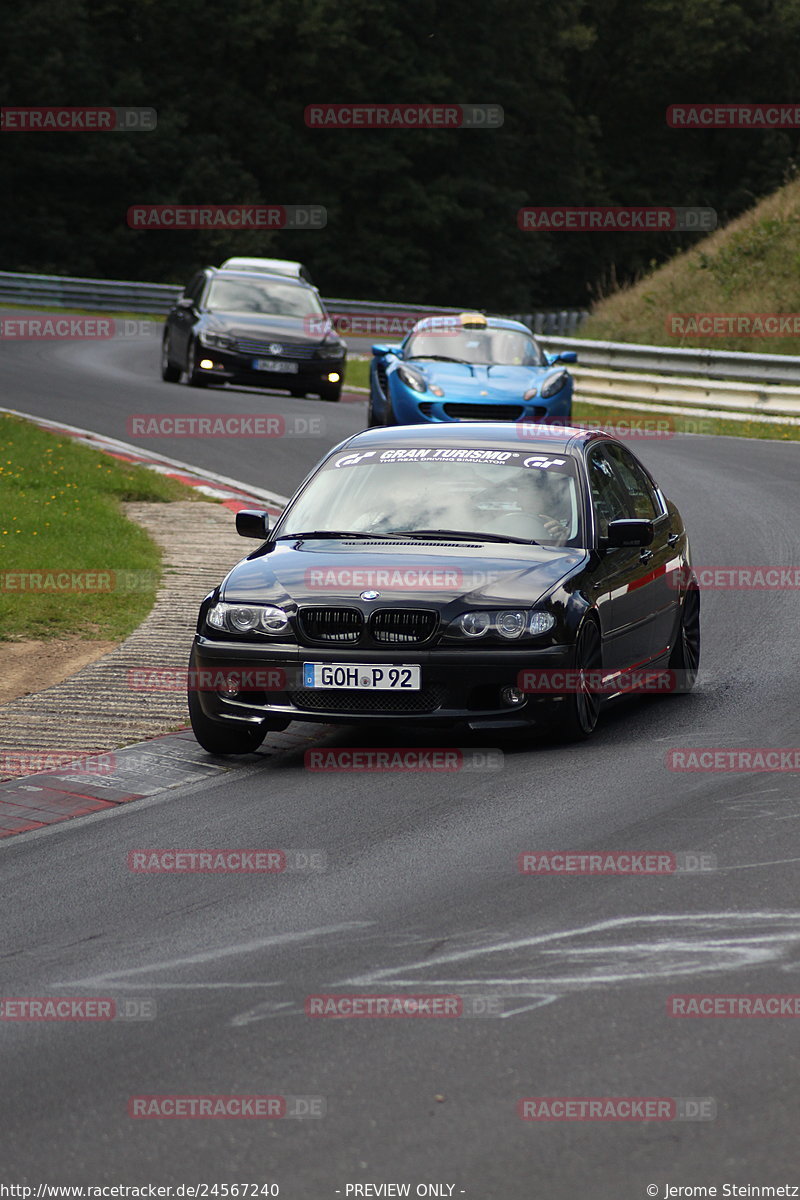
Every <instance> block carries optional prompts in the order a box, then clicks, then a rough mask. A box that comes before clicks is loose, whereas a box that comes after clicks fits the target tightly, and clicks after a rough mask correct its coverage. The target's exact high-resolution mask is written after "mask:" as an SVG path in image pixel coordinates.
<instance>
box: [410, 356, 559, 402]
mask: <svg viewBox="0 0 800 1200" xmlns="http://www.w3.org/2000/svg"><path fill="white" fill-rule="evenodd" d="M408 366H409V367H411V368H412V369H415V370H417V371H419V372H420V374H422V375H424V377H425V379H426V380H427V381H428V385H429V386H430V384H436V385H437V386H438V387H440V388H441V389H442V391H443V392H444V399H445V400H448V399H449V398H451V397H455V396H458V397H460V398H462V399H466V400H485V399H486V397H487V396H492V397H496V398H498V399H514V400H519V399H520V397H521V396H524V394H525V392H527V391H530V390H531V389H532V388H539V387H541V385H542V382H543V380H544V379H545V377H547V376H549V375H551V374H552V375H556V374H558V373H559V371H563V369H564V368H563V367H514V366H496V367H494V366H493V367H486V366H472V367H469V366H466V365H465V364H462V363H425V364H423V363H418V362H411V363H409V364H408Z"/></svg>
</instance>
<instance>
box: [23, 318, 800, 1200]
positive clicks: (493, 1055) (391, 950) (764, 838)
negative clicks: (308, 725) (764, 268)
mask: <svg viewBox="0 0 800 1200" xmlns="http://www.w3.org/2000/svg"><path fill="white" fill-rule="evenodd" d="M157 359H158V342H157V339H156V338H151V339H142V338H140V339H124V340H115V341H108V342H97V343H90V342H84V343H68V344H67V343H65V344H61V343H55V342H50V343H46V342H39V343H35V342H28V343H23V342H20V343H14V344H12V343H4V344H3V345H2V347H0V378H2V400H1V401H0V403H2V404H3V405H4V406H5V407H9V408H14V409H19V410H21V411H24V412H28V413H32V414H38V415H41V416H46V417H49V418H54V419H61V420H64V421H67V422H69V423H72V424H75V425H80V426H83V427H86V428H89V429H93V430H96V431H98V432H102V433H105V434H110V435H112V436H115V437H119V438H122V439H124V440H128V441H132V442H135V441H136V439H135V438H133V437H130V436H129V434H128V433H127V432H126V422H127V421H128V419H129V418H130V417H131V416H132V415H133V414H141V413H164V412H177V411H180V412H182V413H231V412H242V413H245V412H246V413H264V412H268V413H275V414H281V415H283V416H284V417H286V418H287V419H293V418H294V417H295V416H297V415H302V416H304V417H308V418H318V419H321V421H322V422H324V424H323V425H322V426H321V427H320V431H319V433H318V435H317V436H315V437H307V436H304V437H303V436H296V437H283V438H276V439H263V440H254V439H201V438H195V439H190V438H182V439H167V438H162V439H159V440H154V441H148V442H147V445H148V446H150V447H152V448H154V449H156V450H158V451H160V452H162V453H165V454H168V455H170V456H172V457H174V458H179V459H182V460H184V461H186V462H190V463H193V464H197V465H199V466H205V467H208V468H210V469H212V470H214V471H217V472H219V473H221V474H224V475H228V476H231V477H232V478H234V479H239V480H242V481H245V482H247V483H250V484H258V485H260V486H262V487H265V488H268V489H270V490H273V491H276V492H278V493H283V494H286V493H288V492H289V491H291V489H292V488H293V487H294V486H295V485H296V484H297V482H298V481H299V480H300V478H301V477H302V476H303V474H304V473H305V471H306V470H307V469H308V468H309V467H310V466H312V465H313V463H314V462H315V461H316V460H317V458H318V457H319V456H320V455H321V453H322V452H323V450H324V449H326V448H327V446H329V445H330V444H332V443H333V442H335V441H337V440H339V439H341V438H343V437H345V436H347V435H348V434H350V433H352V432H355V431H356V430H358V429H359V428H360V427H361V426H362V424H363V420H364V405H363V403H361V402H359V403H341V404H338V405H334V404H324V403H322V402H318V401H315V400H292V399H290V398H289V397H288V396H279V395H268V394H258V393H256V392H250V391H247V390H245V389H236V390H235V391H233V390H208V391H204V390H199V389H189V388H186V387H184V386H176V385H169V384H164V383H162V382H161V381H160V380H159V379H158V375H157ZM634 449H636V450H637V452H638V453H640V455H641V456H642V458H643V459H644V460H645V461H646V462H647V463H648V465H649V466H650V467H651V468H652V469H653V471H654V473H655V475H656V477H657V478H658V479H659V481H660V483H661V484H662V486H663V487H664V489H665V491H666V492H667V494H668V495H670V496H671V497H673V498H674V499H675V500H676V501H677V502H678V504H679V506H680V507H681V510H682V512H683V515H684V517H685V518H686V520H687V523H688V526H689V529H690V531H691V535H692V543H693V552H694V559H695V564H696V566H699V567H708V566H732V565H767V564H777V565H780V566H787V565H790V564H797V563H798V562H799V561H800V555H798V534H797V485H798V477H799V476H800V470H799V469H798V453H799V451H798V446H797V444H796V443H795V444H781V443H780V442H777V441H776V442H751V441H745V440H739V439H734V438H718V439H713V438H704V437H694V438H690V437H676V438H674V439H669V440H665V441H660V442H657V443H655V442H647V443H645V442H640V443H638V444H637V445H636V446H634ZM245 550H246V546H245V544H244V543H243V553H244V552H245ZM193 620H194V613H187V621H193ZM703 621H704V646H703V670H702V675H701V681H700V685H699V687H698V689H697V691H696V692H695V693H694V694H693V695H691V696H690V697H686V698H677V697H664V698H660V699H647V700H643V701H636V702H633V701H631V702H625V703H623V704H621V705H618V706H617V707H616V708H615V709H613V710H609V711H608V712H607V713H606V714H605V716H604V718H603V719H602V722H601V725H600V727H599V728H598V731H597V733H596V735H595V736H594V738H593V739H592V740H591V742H590V743H588V744H585V745H581V746H578V747H572V748H564V747H559V746H550V745H547V744H546V743H542V744H538V745H531V746H527V747H524V746H519V745H516V744H514V743H513V742H510V741H507V742H502V741H497V740H495V741H494V742H492V743H490V742H487V740H486V737H485V735H484V736H482V737H480V738H479V741H478V744H479V745H481V746H483V747H487V746H488V745H490V744H492V745H495V746H496V747H499V748H500V749H501V750H502V751H503V752H504V755H505V757H504V765H503V768H502V769H501V770H495V771H473V772H469V773H464V772H453V773H448V774H444V775H443V774H441V773H435V774H431V773H425V772H417V773H406V774H400V775H398V774H386V773H384V774H381V773H362V774H353V773H344V774H333V773H324V772H322V773H320V772H312V771H308V770H306V769H304V765H303V760H302V756H300V755H297V756H296V757H294V758H292V757H290V758H288V759H286V758H284V759H282V760H280V761H279V762H277V763H275V764H272V765H268V764H267V763H266V762H259V761H258V759H257V758H256V757H253V758H252V765H250V766H247V767H245V768H243V769H242V770H240V771H238V772H236V773H235V775H234V777H233V779H227V780H226V781H225V782H224V783H221V784H220V783H211V784H207V785H205V786H203V787H197V786H196V787H191V788H184V789H181V790H177V791H170V792H169V793H164V794H161V795H159V796H156V797H153V798H151V799H149V800H144V801H142V802H139V803H136V804H133V805H131V806H129V807H128V808H122V809H119V810H115V811H113V812H111V813H109V814H108V815H105V814H103V815H101V816H98V817H91V818H89V819H87V820H78V821H75V822H71V823H70V824H69V825H68V826H59V827H56V828H54V829H52V830H47V831H44V832H41V833H34V834H30V835H23V836H21V837H18V838H14V839H10V840H9V843H8V844H6V845H4V846H3V847H2V848H0V861H1V863H2V872H0V892H1V893H2V900H1V903H2V913H3V922H2V935H1V937H0V993H2V995H3V996H6V997H9V996H11V997H14V996H16V997H22V996H27V997H41V996H53V995H57V996H75V997H90V996H100V997H103V996H114V997H117V998H121V999H128V1000H129V999H140V1000H147V1001H153V1002H154V1004H155V1017H154V1019H150V1020H115V1021H110V1022H91V1021H89V1022H85V1023H80V1022H26V1021H8V1020H6V1021H0V1043H2V1060H3V1068H2V1086H0V1130H2V1134H1V1135H0V1137H2V1142H3V1148H2V1158H3V1161H4V1164H5V1172H6V1175H7V1176H8V1177H9V1178H10V1179H16V1180H17V1181H18V1182H19V1183H25V1184H31V1185H33V1186H34V1188H35V1187H36V1186H37V1185H38V1184H39V1183H40V1182H51V1183H55V1182H64V1181H67V1182H69V1183H76V1184H77V1183H83V1184H90V1183H91V1184H117V1183H141V1184H144V1183H161V1184H168V1183H189V1182H192V1183H200V1182H207V1183H209V1184H213V1183H215V1182H217V1183H222V1182H228V1183H231V1182H233V1181H237V1182H240V1183H244V1182H247V1183H258V1184H262V1183H277V1184H279V1185H280V1196H281V1197H282V1198H289V1200H294V1198H297V1200H323V1198H325V1197H335V1196H336V1195H337V1194H338V1195H341V1196H342V1197H344V1196H346V1195H347V1194H349V1195H351V1196H352V1195H357V1194H358V1193H356V1192H354V1191H353V1190H352V1186H351V1190H350V1192H349V1193H348V1192H347V1191H346V1189H347V1188H348V1186H349V1185H356V1184H359V1185H364V1184H380V1183H389V1182H390V1183H400V1184H405V1183H408V1184H409V1185H410V1187H411V1191H410V1193H409V1194H410V1195H412V1196H413V1195H415V1194H417V1193H416V1187H417V1185H418V1184H420V1185H421V1184H437V1185H445V1186H444V1187H443V1190H441V1191H440V1192H439V1193H435V1192H434V1193H429V1194H440V1195H444V1196H448V1195H452V1196H454V1197H459V1196H461V1195H463V1196H465V1197H469V1198H471V1200H529V1198H533V1197H539V1196H541V1197H558V1198H559V1200H560V1198H562V1197H563V1198H564V1200H567V1198H569V1200H572V1198H573V1197H578V1196H583V1195H585V1196H591V1197H593V1198H602V1200H627V1198H628V1197H630V1198H631V1200H634V1198H636V1200H638V1198H639V1197H644V1196H646V1195H647V1194H648V1193H647V1187H648V1185H658V1188H659V1192H658V1194H659V1195H664V1190H663V1189H664V1187H665V1185H666V1184H667V1183H670V1184H675V1185H678V1184H687V1183H691V1184H694V1185H716V1186H717V1187H718V1188H719V1189H720V1192H719V1193H718V1194H722V1192H721V1187H722V1185H724V1184H725V1183H735V1184H739V1185H744V1184H760V1185H782V1184H788V1185H792V1184H798V1183H800V1179H798V1178H797V1171H796V1167H797V1156H796V1146H797V1110H796V1102H797V1028H798V1026H797V1022H796V1021H795V1022H793V1021H792V1020H791V1019H789V1018H785V1017H784V1018H772V1019H767V1018H763V1019H750V1020H748V1019H746V1018H729V1019H728V1018H720V1017H710V1018H703V1019H683V1020H681V1019H678V1018H675V1017H671V1016H668V1015H667V998H668V997H669V996H670V995H673V994H676V993H678V994H685V993H692V994H697V993H706V994H708V993H713V994H715V995H717V994H725V995H730V994H741V993H744V994H748V995H750V994H754V993H760V994H764V993H774V994H781V995H785V994H789V993H797V992H800V973H799V972H800V919H799V918H800V895H798V885H797V880H798V863H800V839H799V838H798V823H800V788H799V787H798V775H797V774H796V773H786V772H775V773H765V772H761V773H752V772H751V773H731V772H725V773H702V772H701V773H686V772H684V773H676V772H673V771H670V770H668V769H667V766H666V763H665V756H666V754H667V752H668V750H670V749H671V748H676V747H687V746H688V747H691V746H702V747H723V748H738V747H767V746H771V747H783V748H786V747H793V746H796V745H797V743H798V737H797V720H798V714H797V678H798V669H799V668H800V651H799V650H798V636H797V629H798V624H799V623H800V598H799V596H798V592H797V591H796V590H790V589H783V590H771V591H749V592H745V591H725V590H706V592H705V593H704V595H703ZM324 744H325V745H330V746H362V745H365V744H371V745H373V746H380V745H383V746H387V745H396V746H404V745H416V746H419V747H427V746H433V745H435V744H437V743H436V742H435V740H434V739H433V738H432V737H431V736H429V735H427V734H426V733H425V732H424V731H423V732H421V733H420V734H419V736H418V737H416V738H414V739H409V737H408V736H407V735H406V736H405V737H404V736H403V735H398V736H392V734H391V733H389V734H387V735H386V736H380V737H379V736H378V735H374V740H373V741H371V742H367V743H365V741H364V737H363V735H359V734H357V733H353V732H352V731H348V730H346V729H344V728H336V727H330V728H329V730H328V732H327V734H326V736H325V742H324ZM439 744H442V743H441V738H440V739H439ZM444 744H446V745H447V746H453V745H458V744H461V745H468V744H469V743H468V742H467V741H466V740H465V741H462V742H460V743H459V742H458V739H449V740H447V741H446V742H445V743H444ZM152 847H172V848H174V847H187V848H197V847H246V848H253V847H256V848H273V847H286V848H292V849H295V850H319V851H322V852H324V854H325V856H326V860H327V869H325V870H317V871H304V872H303V871H296V872H287V873H285V874H276V875H256V874H217V875H213V874H191V875H183V876H175V875H163V876H158V875H151V874H135V873H132V872H131V871H129V870H128V868H127V865H126V855H127V853H128V851H129V850H132V849H136V848H152ZM530 850H540V851H545V850H546V851H560V850H572V851H589V850H592V851H602V850H608V851H623V850H625V851H648V852H659V853H665V852H677V851H685V852H695V853H697V854H698V855H701V854H702V855H707V856H715V857H714V858H713V859H707V860H706V861H707V863H712V862H715V863H716V867H715V869H707V870H701V871H695V872H682V873H676V874H669V875H662V876H658V875H651V876H639V877H625V876H604V877H596V876H595V877H592V876H589V877H586V876H584V877H559V876H555V877H553V876H550V877H548V876H526V875H522V874H520V873H519V872H518V869H517V856H518V855H519V854H520V853H521V852H524V851H530ZM321 993H335V994H342V993H356V994H359V995H376V994H381V995H386V994H395V995H396V994H401V995H420V994H425V995H428V994H434V993H435V994H444V993H446V994H448V995H452V994H457V995H459V996H461V997H464V1002H465V1004H467V1005H468V1006H469V1004H470V1003H473V1004H474V998H475V997H481V998H484V999H485V1000H486V1005H487V1006H488V1007H489V1008H490V1009H491V1010H492V1011H493V1012H495V1013H496V1014H499V1013H502V1015H494V1016H477V1015H476V1016H472V1017H461V1018H457V1019H419V1018H418V1019H410V1018H409V1019H402V1018H400V1019H357V1020H346V1019H339V1020H333V1019H314V1018H311V1017H308V1016H306V1015H305V1013H304V1002H305V998H306V997H307V996H309V995H315V994H321ZM487 998H488V999H487ZM478 1007H479V1006H478ZM152 1094H159V1095H163V1094H170V1095H176V1094H177V1095H201V1094H202V1095H210V1094H226V1095H239V1094H248V1095H251V1094H269V1095H284V1096H302V1097H324V1100H325V1105H326V1115H325V1116H324V1117H321V1118H316V1119H315V1118H310V1119H304V1120H300V1119H291V1118H288V1117H287V1118H285V1119H280V1120H255V1119H242V1120H199V1121H195V1120H189V1119H185V1120H182V1119H175V1120H171V1119H154V1120H137V1119H131V1118H130V1117H129V1116H128V1115H127V1108H128V1101H129V1097H131V1096H142V1095H152ZM531 1096H537V1097H661V1098H663V1097H668V1098H675V1099H686V1098H694V1099H699V1098H705V1099H711V1100H713V1102H714V1103H713V1105H712V1106H711V1107H710V1108H707V1109H706V1110H705V1111H707V1112H711V1111H714V1107H715V1112H716V1115H715V1116H714V1118H713V1119H709V1120H668V1121H649V1122H646V1123H642V1122H640V1121H620V1122H616V1123H615V1122H608V1121H585V1122H576V1121H565V1122H559V1121H538V1122H536V1121H524V1120H521V1119H520V1116H519V1115H518V1113H517V1103H518V1101H519V1100H520V1099H521V1098H523V1097H531ZM793 1148H794V1149H793ZM793 1170H794V1174H793ZM450 1185H452V1189H453V1190H452V1192H451V1191H450V1190H449V1188H450ZM360 1194H361V1195H365V1194H366V1195H369V1194H372V1195H378V1194H380V1193H378V1192H372V1193H370V1192H366V1193H365V1192H363V1191H362V1192H361V1193H360ZM384 1194H385V1193H384ZM390 1194H391V1193H390ZM420 1194H423V1193H420ZM651 1194H653V1193H651ZM789 1194H791V1193H789ZM34 1195H35V1192H34Z"/></svg>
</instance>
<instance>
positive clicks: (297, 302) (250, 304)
mask: <svg viewBox="0 0 800 1200" xmlns="http://www.w3.org/2000/svg"><path fill="white" fill-rule="evenodd" d="M206 307H207V308H209V309H210V310H211V311H212V312H226V313H256V314H261V315H266V316H270V317H318V316H322V315H324V310H323V308H322V305H321V304H320V302H319V300H318V299H317V297H316V295H315V294H314V292H313V291H312V290H311V288H305V287H299V286H298V285H297V284H296V283H289V282H288V281H287V282H286V283H273V282H272V281H270V282H269V283H267V282H266V280H265V281H264V283H261V282H260V281H257V280H255V279H254V280H249V279H220V278H219V277H217V278H216V279H215V280H214V282H213V283H212V285H211V290H210V292H209V295H208V301H207V305H206Z"/></svg>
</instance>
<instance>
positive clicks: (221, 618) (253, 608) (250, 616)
mask: <svg viewBox="0 0 800 1200" xmlns="http://www.w3.org/2000/svg"><path fill="white" fill-rule="evenodd" d="M206 624H207V625H209V626H210V627H211V628H212V629H217V630H219V631H220V632H223V633H224V632H227V633H245V634H247V633H267V634H272V636H273V637H275V636H279V635H282V634H284V633H286V631H287V630H288V628H289V618H288V616H287V614H286V613H285V612H284V611H283V609H282V608H277V607H276V606H275V605H274V604H222V603H220V604H215V605H214V606H213V607H212V608H210V609H209V610H208V612H207V613H206Z"/></svg>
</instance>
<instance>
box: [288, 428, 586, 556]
mask: <svg viewBox="0 0 800 1200" xmlns="http://www.w3.org/2000/svg"><path fill="white" fill-rule="evenodd" d="M423 530H426V531H431V530H446V531H450V532H451V533H466V534H486V535H487V536H489V537H491V538H492V539H504V538H508V539H510V540H514V539H525V540H529V541H535V542H539V543H541V544H544V545H555V546H559V545H572V546H580V545H582V544H583V529H582V521H581V505H580V501H579V492H578V482H577V473H576V469H575V463H574V460H573V459H572V458H571V457H570V456H568V455H559V454H557V453H552V452H550V451H546V452H544V451H542V452H534V451H530V450H528V451H526V450H520V451H507V450H502V451H499V450H488V449H477V448H476V449H469V450H463V449H457V450H456V449H442V448H437V449H433V448H430V447H420V448H419V449H407V448H405V447H404V448H403V449H401V450H388V449H385V450H367V451H363V450H362V451H355V452H349V453H348V452H347V451H343V452H341V453H337V454H334V455H333V456H332V457H331V458H330V459H328V461H327V462H326V463H325V464H324V466H323V467H322V468H321V469H320V470H319V471H318V472H317V474H316V475H314V476H313V477H312V478H311V479H310V480H309V482H308V483H307V484H306V486H305V488H304V489H303V491H302V492H301V493H300V495H299V496H298V498H297V500H296V501H295V502H294V504H293V505H292V507H291V508H290V509H289V510H288V511H287V514H286V517H285V518H284V520H282V521H281V522H280V524H279V526H278V527H277V528H276V530H275V535H276V536H278V537H281V536H282V537H286V536H287V535H290V534H291V535H294V536H296V535H298V534H301V533H312V532H314V533H321V532H324V531H330V532H334V531H338V532H342V533H347V532H353V533H355V532H359V533H371V534H376V535H385V534H391V533H404V534H412V533H414V532H415V531H423Z"/></svg>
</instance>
